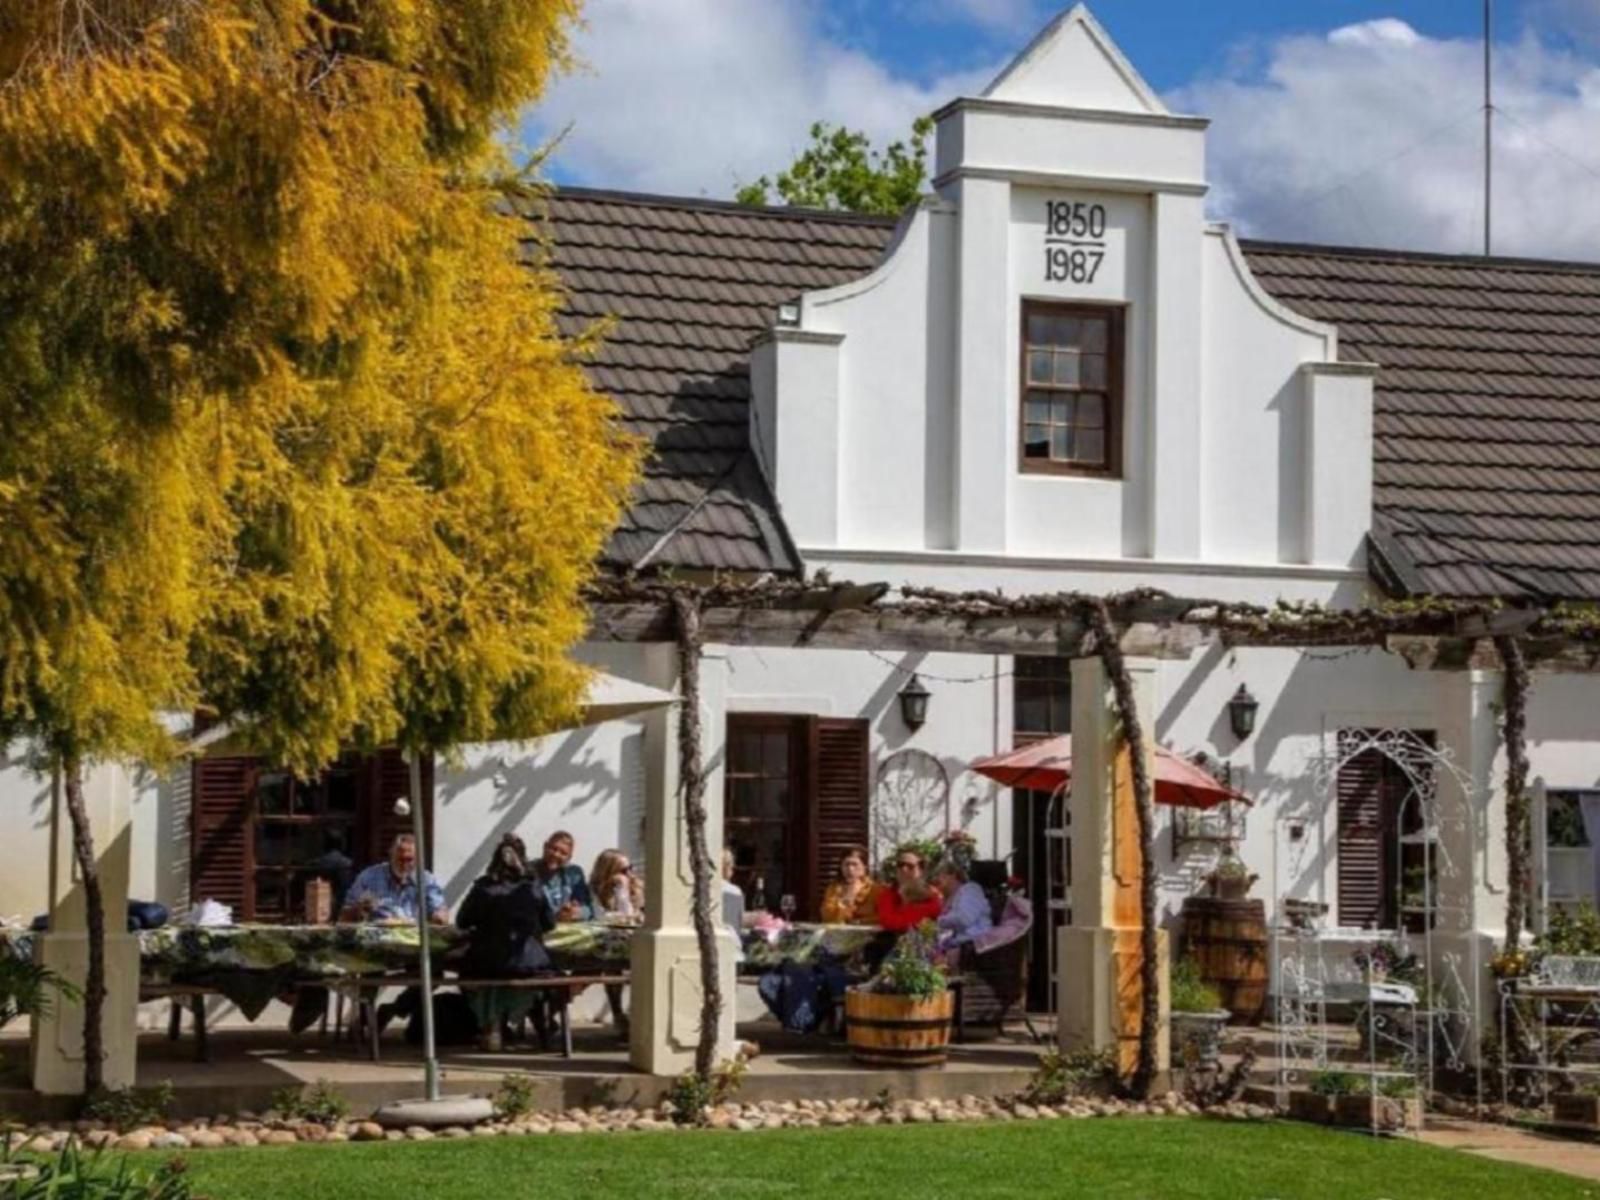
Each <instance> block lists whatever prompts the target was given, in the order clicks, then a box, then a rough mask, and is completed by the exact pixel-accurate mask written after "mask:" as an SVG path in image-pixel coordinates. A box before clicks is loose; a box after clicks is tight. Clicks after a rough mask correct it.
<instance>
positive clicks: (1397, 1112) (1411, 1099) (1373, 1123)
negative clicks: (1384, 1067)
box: [1333, 1075, 1422, 1133]
mask: <svg viewBox="0 0 1600 1200" xmlns="http://www.w3.org/2000/svg"><path fill="white" fill-rule="evenodd" d="M1357 1082H1358V1086H1357V1087H1356V1088H1355V1089H1354V1090H1353V1091H1351V1092H1348V1093H1346V1094H1345V1095H1342V1096H1339V1097H1338V1098H1336V1099H1335V1100H1334V1102H1333V1111H1334V1117H1335V1119H1336V1120H1337V1121H1338V1123H1339V1124H1340V1125H1344V1126H1347V1127H1349V1128H1352V1129H1370V1130H1373V1131H1374V1132H1377V1133H1404V1132H1406V1131H1408V1130H1413V1129H1420V1128H1422V1099H1421V1097H1419V1096H1418V1095H1417V1081H1416V1080H1415V1079H1413V1078H1412V1077H1411V1076H1409V1075H1390V1076H1387V1077H1386V1078H1384V1079H1382V1080H1379V1082H1378V1086H1377V1089H1376V1094H1374V1090H1373V1089H1372V1088H1371V1087H1370V1086H1368V1087H1361V1086H1359V1081H1357Z"/></svg>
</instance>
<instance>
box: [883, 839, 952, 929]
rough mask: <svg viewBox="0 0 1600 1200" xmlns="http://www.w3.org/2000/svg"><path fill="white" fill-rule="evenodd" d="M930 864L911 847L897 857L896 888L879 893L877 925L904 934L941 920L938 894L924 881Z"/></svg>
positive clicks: (895, 859) (895, 870)
mask: <svg viewBox="0 0 1600 1200" xmlns="http://www.w3.org/2000/svg"><path fill="white" fill-rule="evenodd" d="M926 869H927V864H926V863H925V862H924V861H923V858H922V855H920V854H918V853H917V852H916V851H915V850H913V849H910V848H909V847H908V848H906V849H904V850H901V851H900V852H899V853H898V854H896V855H895V858H894V878H895V882H894V884H893V886H891V887H886V888H883V889H881V890H880V891H879V892H878V924H879V925H882V926H883V927H884V928H885V929H887V930H890V931H891V932H893V933H904V932H905V931H906V930H908V929H910V928H912V927H913V926H916V925H920V924H922V922H924V921H936V920H938V918H939V908H940V904H941V902H940V899H939V893H938V892H936V891H934V890H933V889H932V888H931V887H929V886H928V882H927V880H926V879H924V878H923V872H924V871H925V870H926Z"/></svg>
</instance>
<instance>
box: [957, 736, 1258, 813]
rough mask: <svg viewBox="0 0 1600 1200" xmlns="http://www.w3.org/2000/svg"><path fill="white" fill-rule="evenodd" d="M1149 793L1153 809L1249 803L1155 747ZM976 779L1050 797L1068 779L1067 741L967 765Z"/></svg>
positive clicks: (1185, 761)
mask: <svg viewBox="0 0 1600 1200" xmlns="http://www.w3.org/2000/svg"><path fill="white" fill-rule="evenodd" d="M1155 767H1156V779H1155V791H1156V796H1155V799H1156V803H1157V804H1170V805H1173V806H1174V807H1177V808H1215V807H1216V806H1217V805H1219V804H1225V803H1227V802H1228V801H1230V800H1236V801H1238V802H1239V803H1241V804H1249V803H1250V801H1249V800H1248V799H1246V798H1245V796H1244V795H1243V794H1242V793H1240V792H1236V791H1234V790H1233V789H1232V788H1230V787H1229V786H1228V785H1227V784H1225V783H1222V782H1221V781H1220V780H1217V779H1215V778H1213V777H1212V775H1211V774H1210V772H1208V771H1207V770H1206V769H1205V768H1204V767H1201V766H1197V765H1196V764H1194V763H1192V762H1190V761H1189V760H1188V759H1186V758H1184V757H1183V756H1182V755H1179V754H1175V753H1173V752H1172V751H1171V750H1168V749H1166V748H1165V747H1163V746H1157V747H1156V753H1155ZM972 769H973V770H974V771H976V772H977V773H978V774H980V775H986V776H988V777H989V778H990V779H994V780H997V781H998V782H1000V783H1003V784H1005V785H1006V786H1007V787H1014V788H1026V789H1028V790H1030V791H1039V792H1053V791H1055V790H1056V789H1057V788H1059V787H1062V786H1063V785H1065V784H1067V783H1070V782H1071V779H1072V738H1071V737H1070V736H1068V735H1066V734H1063V735H1062V736H1061V737H1053V738H1049V739H1047V740H1045V741H1042V742H1034V743H1033V744H1032V745H1031V746H1021V747H1019V748H1018V749H1016V750H1011V751H1008V752H1007V753H1005V754H995V755H992V756H990V757H989V758H980V759H978V760H977V761H976V762H974V763H973V764H972Z"/></svg>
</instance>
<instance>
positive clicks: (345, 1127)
mask: <svg viewBox="0 0 1600 1200" xmlns="http://www.w3.org/2000/svg"><path fill="white" fill-rule="evenodd" d="M673 1115H674V1111H673V1107H672V1104H671V1102H670V1101H666V1100H663V1101H662V1102H661V1103H660V1104H658V1105H655V1106H654V1107H651V1108H627V1107H624V1108H604V1107H594V1108H569V1109H564V1110H560V1111H555V1112H547V1111H546V1112H532V1113H527V1114H524V1115H522V1116H518V1117H514V1118H496V1119H494V1120H491V1121H488V1122H485V1123H483V1124H480V1125H476V1126H473V1127H472V1128H467V1127H466V1126H465V1125H448V1126H445V1127H443V1128H434V1129H429V1128H426V1127H424V1126H422V1125H410V1126H406V1127H403V1128H395V1129H385V1128H384V1127H383V1126H382V1125H379V1124H378V1123H377V1122H376V1121H372V1120H359V1121H339V1122H335V1123H333V1124H330V1125H321V1124H317V1123H315V1122H311V1121H299V1120H289V1119H286V1118H283V1117H281V1116H280V1115H278V1114H275V1113H270V1112H269V1113H259V1114H258V1113H251V1112H241V1113H239V1114H237V1115H236V1116H233V1117H214V1118H209V1119H198V1120H189V1121H176V1120H175V1121H168V1122H163V1123H160V1124H150V1125H144V1126H141V1127H139V1128H137V1129H133V1130H129V1131H128V1132H125V1133H118V1132H117V1131H116V1130H114V1129H109V1128H107V1127H106V1126H105V1125H104V1124H103V1123H101V1122H97V1121H75V1122H68V1123H59V1124H54V1125H34V1126H28V1127H24V1128H22V1129H20V1130H19V1129H16V1128H15V1127H13V1128H12V1129H11V1130H9V1131H8V1135H9V1136H10V1137H11V1139H12V1145H13V1148H14V1149H23V1150H29V1151H32V1152H34V1153H41V1154H54V1153H58V1152H60V1151H61V1150H62V1149H63V1148H64V1147H65V1146H66V1144H67V1143H68V1142H69V1141H72V1140H77V1141H79V1142H80V1143H81V1144H83V1145H85V1146H87V1147H89V1148H91V1149H115V1150H206V1149H213V1148H220V1147H226V1146H289V1145H296V1144H299V1143H303V1142H334V1143H340V1142H379V1141H389V1142H400V1141H412V1142H425V1141H431V1140H433V1139H435V1138H443V1139H451V1138H473V1137H480V1138H487V1137H518V1136H530V1135H541V1134H577V1133H620V1132H624V1131H633V1132H662V1131H666V1130H677V1129H686V1130H687V1129H695V1128H701V1127H703V1128H709V1129H715V1130H732V1131H737V1132H740V1133H750V1132H754V1131H757V1130H762V1129H819V1128H822V1127H824V1126H841V1127H842V1126H848V1125H863V1126H871V1125H923V1124H930V1123H944V1122H956V1121H1054V1120H1082V1119H1087V1118H1094V1117H1126V1116H1158V1117H1195V1116H1209V1117H1214V1118H1224V1119H1230V1120H1244V1121H1264V1120H1268V1119H1271V1118H1273V1117H1275V1116H1277V1113H1276V1112H1275V1111H1274V1110H1273V1109H1272V1108H1269V1107H1266V1106H1264V1105H1259V1104H1244V1103H1237V1102H1236V1103H1231V1104H1222V1105H1217V1106H1215V1107H1213V1108H1209V1109H1204V1110H1202V1109H1201V1108H1199V1107H1198V1106H1197V1105H1195V1104H1192V1103H1190V1102H1188V1101H1186V1100H1185V1099H1184V1098H1183V1097H1182V1096H1180V1095H1178V1094H1177V1093H1176V1092H1168V1093H1167V1094H1166V1095H1165V1096H1162V1097H1160V1098H1158V1099H1153V1100H1149V1101H1146V1102H1142V1103H1141V1102H1136V1101H1128V1100H1116V1099H1107V1098H1102V1097H1093V1096H1078V1097H1072V1098H1070V1099H1068V1100H1065V1101H1063V1102H1061V1103H1058V1104H1029V1103H1027V1102H1026V1101H1024V1100H1021V1099H1018V1098H1016V1097H1014V1096H1005V1097H1000V1096H991V1097H982V1096H973V1095H968V1096H962V1097H961V1098H959V1099H950V1100H937V1099H929V1100H915V1099H913V1100H893V1101H888V1102H879V1101H875V1100H861V1099H846V1100H768V1101H762V1102H760V1103H751V1104H739V1103H737V1102H730V1103H726V1104H719V1105H717V1106H715V1107H713V1108H711V1109H709V1110H707V1114H706V1119H705V1122H704V1125H703V1126H694V1125H680V1124H678V1123H677V1122H676V1121H674V1120H673Z"/></svg>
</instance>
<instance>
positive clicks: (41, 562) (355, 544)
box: [0, 0, 637, 1089]
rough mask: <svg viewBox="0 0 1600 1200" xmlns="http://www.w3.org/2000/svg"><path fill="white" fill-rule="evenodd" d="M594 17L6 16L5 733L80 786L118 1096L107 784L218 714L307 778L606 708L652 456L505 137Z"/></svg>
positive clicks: (129, 9) (395, 10)
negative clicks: (536, 251)
mask: <svg viewBox="0 0 1600 1200" xmlns="http://www.w3.org/2000/svg"><path fill="white" fill-rule="evenodd" d="M576 9H577V0H387V2H385V3H378V2H377V0H371V2H365V0H203V2H202V0H28V2H25V3H19V4H15V5H7V6H5V7H4V8H3V9H0V422H3V425H4V428H5V429H6V430H7V434H8V437H7V439H6V441H5V443H4V444H0V553H3V557H0V606H3V607H0V728H3V729H4V730H5V731H7V732H10V733H12V734H22V735H25V736H28V737H30V738H31V739H32V740H33V741H34V743H35V744H36V745H37V746H39V747H40V748H41V749H42V750H43V751H44V752H45V753H47V754H48V755H50V756H51V757H52V758H53V759H54V760H55V761H56V762H57V763H58V764H59V766H60V769H61V770H62V773H63V778H64V779H65V781H66V785H67V786H66V790H67V793H68V809H69V812H71V813H72V816H73V821H74V829H75V833H76V835H77V836H76V842H77V852H78V859H79V865H80V867H81V868H82V869H83V873H84V878H85V882H86V891H87V892H88V893H89V899H90V908H91V913H92V916H91V930H90V944H91V952H90V963H91V965H90V978H89V980H88V986H87V988H86V1013H85V1018H86V1024H85V1039H86V1051H87V1054H86V1066H85V1075H86V1086H88V1087H89V1088H91V1089H92V1088H93V1087H95V1086H96V1085H97V1084H98V1082H99V1074H100V1071H99V1067H100V1063H99V1046H98V1026H99V1017H98V1009H99V1001H100V999H101V995H102V987H101V982H100V978H99V977H97V976H96V974H95V972H96V970H97V969H100V964H101V963H103V947H102V948H101V949H99V950H98V951H97V950H96V948H95V947H96V942H97V941H98V938H99V934H98V933H97V930H98V929H99V927H100V926H102V925H103V914H101V913H99V912H97V911H96V910H97V909H98V908H99V903H98V895H97V886H94V885H92V884H91V880H92V878H93V859H94V851H93V847H92V845H91V844H89V842H88V839H87V833H88V828H87V822H86V821H85V820H83V813H82V804H81V771H82V767H83V764H84V763H85V762H87V761H91V760H93V759H96V758H102V757H122V758H126V757H135V756H137V757H141V758H146V759H149V758H152V757H155V758H159V756H160V755H161V754H162V753H163V751H164V750H165V749H167V747H166V744H165V737H164V735H163V733H162V728H161V725H160V723H159V721H158V720H157V717H158V715H159V714H160V712H161V711H163V710H164V709H173V708H181V707H187V706H188V705H189V704H190V703H192V702H196V701H198V702H199V703H201V704H203V705H205V706H207V707H210V708H211V709H213V710H214V711H216V712H217V713H218V714H219V715H221V716H223V717H225V718H227V719H229V720H231V721H233V722H234V723H235V725H236V726H237V727H238V728H239V729H240V730H241V732H242V733H243V734H244V735H245V736H247V737H251V738H253V739H254V740H255V743H256V745H257V746H258V748H259V749H260V750H261V751H262V752H263V753H265V754H267V755H268V756H270V757H272V758H274V759H276V760H277V761H279V762H281V763H283V764H285V765H287V766H290V767H292V768H294V769H296V770H300V771H304V772H310V771H313V770H315V769H316V768H318V767H319V766H321V765H322V764H323V763H324V762H326V761H327V760H328V759H330V758H332V757H333V756H334V754H335V753H336V752H337V751H338V750H339V749H340V748H341V747H342V746H344V745H348V744H351V743H363V744H376V743H379V742H385V741H393V740H400V741H402V743H404V744H406V745H408V746H428V745H440V744H449V743H451V742H454V741H457V740H461V739H463V738H467V737H478V736H489V735H492V734H498V733H501V732H505V731H512V730H514V731H517V732H522V733H532V732H537V731H539V730H540V729H542V728H544V727H547V726H548V725H550V724H553V723H556V722H559V721H560V720H562V719H563V718H565V717H566V716H567V715H568V714H570V712H571V711H572V710H573V709H574V708H575V707H576V706H577V704H578V703H579V701H580V696H581V686H582V674H581V672H580V671H579V670H578V668H576V667H575V666H574V665H573V664H572V663H571V662H570V661H569V660H568V658H567V657H566V652H567V650H568V648H569V647H570V645H571V644H572V642H573V641H575V640H576V639H577V638H578V637H579V636H580V635H581V632H582V629H583V624H584V614H583V609H582V605H581V601H580V599H579V589H580V588H581V586H582V584H583V582H584V580H585V579H586V577H587V574H588V572H589V571H590V570H591V563H592V562H593V559H594V557H595V554H596V552H597V551H598V549H599V547H600V545H601V543H602V540H603V538H604V537H605V535H606V533H607V532H608V531H609V530H610V529H611V528H612V526H613V525H614V523H615V520H616V517H617V515H618V512H619V510H620V506H621V504H622V502H623V499H624V497H625V494H626V491H627V489H628V487H629V486H630V483H631V480H632V477H633V472H634V470H635V467H636V458H637V451H636V448H635V447H634V446H633V445H632V444H631V443H630V442H629V441H628V440H627V439H626V438H625V437H624V436H623V435H622V433H621V432H620V427H619V425H618V423H617V420H616V414H615V411H614V407H613V406H612V404H611V403H610V402H609V401H608V400H607V399H606V398H604V397H602V396H599V395H597V394H596V393H595V392H594V391H593V390H592V389H591V388H590V387H589V386H588V384H587V382H586V381H585V379H584V376H583V374H582V370H581V359H582V355H583V352H584V347H583V346H582V345H574V344H572V343H569V342H564V341H563V340H562V339H561V338H560V336H559V335H558V332H557V330H556V327H555V320H554V313H555V308H556V305H557V300H558V297H557V294H556V288H555V283H554V280H553V278H552V277H551V275H550V274H549V273H548V271H547V270H546V269H545V268H543V267H542V266H541V265H540V264H539V262H538V260H537V258H536V256H533V255H529V254H528V253H527V252H526V248H525V247H524V246H523V244H522V242H521V241H520V239H521V237H522V236H523V234H524V231H525V225H524V224H523V223H522V222H521V221H520V219H515V218H509V217H508V216H507V215H506V206H505V204H504V201H505V200H506V199H507V198H508V197H511V196H514V195H517V194H519V193H520V192H521V191H522V189H523V188H524V187H525V185H524V183H523V182H522V180H521V179H520V178H519V177H518V176H517V175H516V174H515V173H512V172H509V171H508V170H507V169H506V164H505V162H504V161H503V159H502V157H501V153H500V151H499V149H498V141H497V135H498V134H499V133H500V132H501V131H502V130H503V129H504V128H505V127H506V125H507V124H508V122H510V121H511V120H512V119H513V117H514V116H515V114H516V113H517V112H518V110H519V109H520V108H521V107H523V106H524V105H526V104H527V103H529V102H531V101H532V100H534V99H535V98H537V96H538V95H539V93H540V92H541V90H542V88H543V87H544V85H545V83H546V81H547V80H548V78H549V75H550V73H551V72H552V71H553V70H555V69H557V68H559V67H560V66H561V64H562V63H563V62H564V59H565V53H566V36H567V32H568V30H569V29H570V28H571V25H572V22H573V21H574V19H575V17H576ZM75 793H76V794H77V797H78V799H77V801H74V800H73V796H74V794H75Z"/></svg>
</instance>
